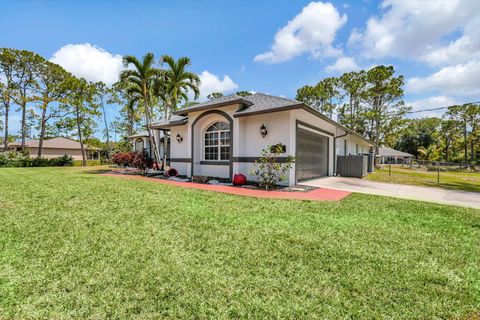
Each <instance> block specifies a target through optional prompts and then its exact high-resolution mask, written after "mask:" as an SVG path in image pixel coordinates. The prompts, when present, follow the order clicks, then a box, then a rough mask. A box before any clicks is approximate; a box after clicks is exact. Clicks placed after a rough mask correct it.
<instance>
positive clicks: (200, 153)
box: [151, 93, 373, 185]
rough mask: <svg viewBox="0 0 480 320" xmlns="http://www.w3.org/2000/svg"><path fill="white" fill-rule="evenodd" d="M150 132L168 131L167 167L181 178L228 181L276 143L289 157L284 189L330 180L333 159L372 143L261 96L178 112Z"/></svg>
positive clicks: (298, 107)
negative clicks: (292, 161)
mask: <svg viewBox="0 0 480 320" xmlns="http://www.w3.org/2000/svg"><path fill="white" fill-rule="evenodd" d="M151 129H152V130H153V131H169V132H170V137H171V146H170V148H169V149H170V166H171V167H173V168H175V169H177V170H178V172H179V173H180V174H181V175H186V176H189V177H190V176H195V175H202V176H211V177H220V178H230V179H231V178H232V177H233V175H234V174H236V173H243V174H245V175H246V176H247V178H248V179H251V180H253V177H251V176H250V175H249V169H250V168H251V167H252V166H253V165H254V161H255V160H258V159H259V158H260V157H261V151H262V149H264V148H266V147H267V146H271V145H276V144H282V145H283V151H284V153H283V154H282V155H281V157H280V158H279V161H284V160H285V159H286V156H287V155H293V156H295V164H294V165H293V167H292V169H291V170H290V172H289V174H288V181H287V183H288V184H289V185H294V184H296V183H297V182H299V181H302V180H306V179H312V178H318V177H323V176H331V175H333V174H334V172H335V160H336V155H348V154H355V155H356V154H363V153H368V152H370V149H371V147H373V144H372V143H371V142H370V141H369V140H367V139H365V138H364V137H362V136H361V135H359V134H357V133H355V132H353V131H351V130H349V129H347V128H345V127H344V126H342V125H340V124H339V123H337V122H335V121H333V120H331V119H330V118H328V117H326V116H324V115H323V114H321V113H320V112H318V111H317V110H315V109H313V108H311V107H309V106H307V105H305V104H304V103H302V102H299V101H295V100H291V99H286V98H282V97H275V96H271V95H266V94H262V93H255V94H253V95H250V96H246V97H241V96H237V95H231V96H225V97H221V98H218V99H214V100H211V101H208V102H204V103H200V104H196V105H194V106H191V107H189V108H184V109H181V110H178V111H176V112H175V113H174V115H173V116H172V117H171V119H170V120H168V121H158V122H154V123H153V124H152V126H151Z"/></svg>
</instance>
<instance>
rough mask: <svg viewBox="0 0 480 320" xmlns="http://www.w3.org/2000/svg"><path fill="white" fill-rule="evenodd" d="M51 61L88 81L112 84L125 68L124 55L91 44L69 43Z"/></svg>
mask: <svg viewBox="0 0 480 320" xmlns="http://www.w3.org/2000/svg"><path fill="white" fill-rule="evenodd" d="M50 61H52V62H54V63H56V64H59V65H61V66H62V67H63V68H65V70H67V71H69V72H71V73H72V74H74V75H75V76H77V77H82V78H85V79H86V80H88V81H95V82H96V81H103V82H105V83H106V84H107V85H111V84H113V83H115V82H117V81H118V75H119V73H120V71H121V70H122V69H123V65H122V56H121V55H118V54H116V55H113V54H111V53H109V52H108V51H106V50H104V49H102V48H99V47H97V46H94V45H91V44H89V43H84V44H67V45H65V46H63V47H61V48H60V49H59V50H58V51H57V52H55V53H54V54H53V57H52V58H51V59H50Z"/></svg>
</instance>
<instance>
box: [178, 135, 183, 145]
mask: <svg viewBox="0 0 480 320" xmlns="http://www.w3.org/2000/svg"><path fill="white" fill-rule="evenodd" d="M182 141H183V137H182V136H181V135H180V133H177V142H178V143H182Z"/></svg>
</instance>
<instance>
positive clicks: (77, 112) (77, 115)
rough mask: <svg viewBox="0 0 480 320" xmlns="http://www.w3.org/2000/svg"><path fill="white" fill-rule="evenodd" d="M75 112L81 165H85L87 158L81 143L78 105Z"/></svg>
mask: <svg viewBox="0 0 480 320" xmlns="http://www.w3.org/2000/svg"><path fill="white" fill-rule="evenodd" d="M75 113H76V118H77V130H78V141H79V142H80V149H81V150H82V166H84V167H85V166H86V165H87V158H86V156H85V147H84V145H83V138H82V126H81V123H80V110H79V109H78V107H75Z"/></svg>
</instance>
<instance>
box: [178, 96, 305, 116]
mask: <svg viewBox="0 0 480 320" xmlns="http://www.w3.org/2000/svg"><path fill="white" fill-rule="evenodd" d="M235 103H238V104H240V105H241V108H240V109H239V110H238V111H237V112H236V114H242V115H243V114H250V113H256V112H261V111H266V110H273V109H281V108H285V107H289V106H294V105H301V104H302V103H301V102H300V101H295V100H292V99H287V98H282V97H276V96H271V95H267V94H263V93H254V94H252V95H250V96H246V97H241V96H237V95H231V96H225V97H221V98H218V99H214V100H211V101H207V102H203V103H199V104H196V105H194V106H191V107H189V108H184V109H180V110H178V111H176V112H175V114H177V115H178V114H187V113H188V112H191V111H198V110H204V109H210V108H215V107H220V106H223V105H229V104H235Z"/></svg>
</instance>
